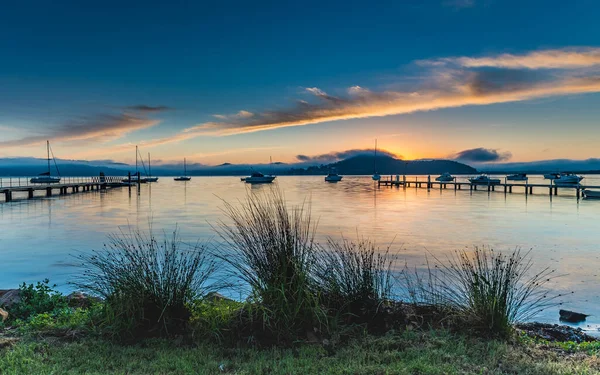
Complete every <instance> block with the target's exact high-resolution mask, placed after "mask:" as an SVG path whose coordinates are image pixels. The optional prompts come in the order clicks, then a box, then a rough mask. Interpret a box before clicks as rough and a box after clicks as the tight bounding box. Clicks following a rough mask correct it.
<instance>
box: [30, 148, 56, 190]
mask: <svg viewBox="0 0 600 375" xmlns="http://www.w3.org/2000/svg"><path fill="white" fill-rule="evenodd" d="M46 160H47V161H48V170H47V171H46V172H44V173H40V174H39V176H37V177H33V178H32V179H31V180H29V182H31V183H32V184H56V183H59V182H60V178H61V177H60V172H59V171H58V166H57V165H56V159H54V153H53V154H52V158H50V141H46ZM50 160H54V166H55V167H56V173H57V174H58V176H51V175H50Z"/></svg>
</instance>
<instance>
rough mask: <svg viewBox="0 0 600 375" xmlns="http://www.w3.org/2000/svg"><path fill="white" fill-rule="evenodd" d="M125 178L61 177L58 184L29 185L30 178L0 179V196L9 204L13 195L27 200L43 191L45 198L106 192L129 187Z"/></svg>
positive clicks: (129, 184)
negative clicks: (88, 192)
mask: <svg viewBox="0 0 600 375" xmlns="http://www.w3.org/2000/svg"><path fill="white" fill-rule="evenodd" d="M126 178H127V177H122V176H121V177H112V176H111V177H109V176H101V177H63V178H62V179H61V182H59V183H43V184H34V183H31V181H30V178H28V177H27V178H25V177H20V178H19V177H12V178H2V179H0V195H4V201H5V202H10V201H12V200H13V199H14V194H15V193H27V199H31V198H34V192H36V191H43V192H44V194H45V196H46V197H51V196H53V195H54V194H56V193H57V194H58V195H65V194H69V192H70V193H71V194H74V193H79V192H85V191H95V190H106V189H112V188H120V187H124V186H131V183H128V182H123V179H126Z"/></svg>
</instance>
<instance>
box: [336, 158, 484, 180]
mask: <svg viewBox="0 0 600 375" xmlns="http://www.w3.org/2000/svg"><path fill="white" fill-rule="evenodd" d="M329 167H332V168H335V170H336V171H337V173H339V174H350V175H352V174H354V175H369V174H373V172H374V171H377V173H379V174H381V175H386V174H409V175H426V174H442V173H444V172H448V173H452V174H473V173H477V170H476V169H475V168H473V167H470V166H468V165H466V164H462V163H459V162H456V161H452V160H399V159H395V158H392V157H390V156H387V155H383V156H377V157H375V156H368V155H359V156H354V157H351V158H348V159H345V160H341V161H338V162H337V163H333V164H331V165H330V166H329Z"/></svg>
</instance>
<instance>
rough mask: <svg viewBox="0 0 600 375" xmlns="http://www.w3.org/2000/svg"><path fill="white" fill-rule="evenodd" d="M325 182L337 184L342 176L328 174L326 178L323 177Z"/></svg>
mask: <svg viewBox="0 0 600 375" xmlns="http://www.w3.org/2000/svg"><path fill="white" fill-rule="evenodd" d="M325 181H326V182H339V181H342V176H340V175H339V174H337V173H333V172H332V173H329V174H328V175H327V176H325Z"/></svg>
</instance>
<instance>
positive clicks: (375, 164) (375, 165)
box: [373, 139, 377, 173]
mask: <svg viewBox="0 0 600 375" xmlns="http://www.w3.org/2000/svg"><path fill="white" fill-rule="evenodd" d="M373 172H374V173H377V139H375V157H374V158H373Z"/></svg>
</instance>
